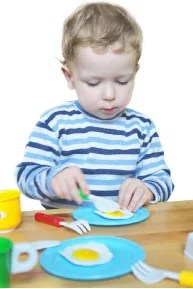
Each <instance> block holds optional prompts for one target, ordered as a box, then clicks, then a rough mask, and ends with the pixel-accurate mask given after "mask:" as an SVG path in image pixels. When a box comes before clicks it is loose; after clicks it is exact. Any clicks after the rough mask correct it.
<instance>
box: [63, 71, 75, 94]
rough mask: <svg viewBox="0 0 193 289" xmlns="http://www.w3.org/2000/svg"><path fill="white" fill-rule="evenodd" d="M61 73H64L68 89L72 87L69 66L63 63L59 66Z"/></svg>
mask: <svg viewBox="0 0 193 289" xmlns="http://www.w3.org/2000/svg"><path fill="white" fill-rule="evenodd" d="M61 70H62V73H63V74H64V76H65V78H66V81H67V85H68V88H69V89H74V83H73V78H72V73H71V72H70V70H69V68H68V67H67V66H66V65H64V66H62V67H61Z"/></svg>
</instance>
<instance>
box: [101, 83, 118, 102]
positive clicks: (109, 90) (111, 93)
mask: <svg viewBox="0 0 193 289" xmlns="http://www.w3.org/2000/svg"><path fill="white" fill-rule="evenodd" d="M103 99H104V100H114V99H115V89H114V87H113V85H106V86H105V88H104V90H103Z"/></svg>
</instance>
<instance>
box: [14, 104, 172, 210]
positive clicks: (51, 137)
mask: <svg viewBox="0 0 193 289" xmlns="http://www.w3.org/2000/svg"><path fill="white" fill-rule="evenodd" d="M70 166H78V167H79V168H80V169H81V170H82V171H83V173H84V176H85V179H86V182H87V184H88V186H89V188H90V190H91V192H92V193H94V194H96V195H99V196H104V197H110V198H112V199H117V196H118V193H119V188H120V186H121V184H122V183H123V181H124V180H126V179H127V178H138V179H140V180H142V181H143V182H145V183H146V185H147V186H148V187H149V188H150V189H151V190H152V192H153V193H154V194H155V199H156V201H166V200H168V198H169V197H170V195H171V192H172V190H173V187H174V186H173V183H172V180H171V176H170V170H169V168H168V167H167V165H166V163H165V161H164V152H163V149H162V146H161V144H160V140H159V136H158V134H157V132H156V128H155V125H154V123H153V122H152V121H151V120H150V119H149V118H147V117H146V116H144V115H143V114H141V113H139V112H136V111H134V110H131V109H129V108H127V109H125V111H124V112H123V113H122V114H121V115H119V116H117V117H115V118H114V119H111V120H102V119H97V118H95V117H94V116H92V115H90V114H89V113H87V112H85V111H84V109H83V108H82V107H81V106H80V104H79V102H78V101H72V102H66V103H64V104H63V105H61V106H59V107H56V108H53V109H51V110H49V111H47V112H46V113H44V114H43V115H42V117H41V118H40V120H39V121H38V123H37V124H36V126H35V127H34V129H33V131H32V133H31V135H30V137H29V142H28V144H27V145H26V149H25V155H24V159H23V161H22V162H21V163H20V164H18V166H17V168H16V178H17V184H18V186H19V188H20V190H21V191H22V192H23V193H24V194H25V195H26V196H28V197H30V198H33V199H38V200H40V201H41V202H42V203H43V204H47V205H49V204H52V206H54V207H60V205H59V204H61V203H62V202H64V203H66V202H67V201H62V200H61V199H57V197H56V195H55V193H54V192H53V191H52V188H51V180H52V178H53V177H54V176H55V175H56V174H57V173H58V172H60V171H61V170H63V169H64V168H66V167H70ZM53 204H54V205H53Z"/></svg>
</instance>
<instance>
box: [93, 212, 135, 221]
mask: <svg viewBox="0 0 193 289" xmlns="http://www.w3.org/2000/svg"><path fill="white" fill-rule="evenodd" d="M94 212H95V213H96V214H97V215H99V216H101V217H104V218H106V219H113V220H115V219H116V220H120V219H129V218H131V217H132V216H133V213H132V212H131V211H129V210H121V209H119V210H118V211H115V212H101V211H96V210H95V211H94Z"/></svg>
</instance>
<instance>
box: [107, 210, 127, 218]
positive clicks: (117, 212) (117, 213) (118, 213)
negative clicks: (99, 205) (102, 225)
mask: <svg viewBox="0 0 193 289" xmlns="http://www.w3.org/2000/svg"><path fill="white" fill-rule="evenodd" d="M105 215H107V216H109V217H122V216H124V215H125V214H124V212H121V211H115V212H110V213H105Z"/></svg>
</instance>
